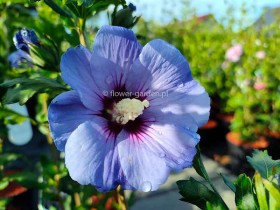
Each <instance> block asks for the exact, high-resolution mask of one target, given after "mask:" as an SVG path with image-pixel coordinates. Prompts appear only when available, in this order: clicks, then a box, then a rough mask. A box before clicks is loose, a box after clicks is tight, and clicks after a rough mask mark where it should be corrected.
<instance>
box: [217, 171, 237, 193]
mask: <svg viewBox="0 0 280 210" xmlns="http://www.w3.org/2000/svg"><path fill="white" fill-rule="evenodd" d="M220 175H221V177H222V178H223V181H224V183H225V184H226V185H227V186H228V187H229V189H231V191H232V192H236V187H235V186H234V184H233V182H232V181H230V180H229V179H228V178H227V177H226V176H225V175H224V174H222V173H220Z"/></svg>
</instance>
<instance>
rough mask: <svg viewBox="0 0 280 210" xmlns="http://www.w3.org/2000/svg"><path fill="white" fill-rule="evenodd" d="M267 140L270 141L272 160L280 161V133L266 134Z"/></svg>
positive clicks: (269, 152) (268, 132)
mask: <svg viewBox="0 0 280 210" xmlns="http://www.w3.org/2000/svg"><path fill="white" fill-rule="evenodd" d="M266 136H267V139H268V141H269V147H268V154H269V155H270V156H272V159H274V160H278V159H280V132H275V131H274V132H272V131H267V132H266Z"/></svg>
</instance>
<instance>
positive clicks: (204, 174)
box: [193, 146, 209, 180]
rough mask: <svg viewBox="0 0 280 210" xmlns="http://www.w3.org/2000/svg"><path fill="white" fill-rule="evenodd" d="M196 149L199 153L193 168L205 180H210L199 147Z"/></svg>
mask: <svg viewBox="0 0 280 210" xmlns="http://www.w3.org/2000/svg"><path fill="white" fill-rule="evenodd" d="M196 148H197V152H196V155H195V157H194V160H193V168H194V169H195V171H196V172H197V173H198V174H199V175H200V176H201V177H203V178H204V179H205V180H208V179H209V177H208V174H207V172H206V170H205V168H204V165H203V163H202V160H201V155H200V148H199V146H197V147H196Z"/></svg>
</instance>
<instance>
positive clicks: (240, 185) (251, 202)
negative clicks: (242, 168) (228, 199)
mask: <svg viewBox="0 0 280 210" xmlns="http://www.w3.org/2000/svg"><path fill="white" fill-rule="evenodd" d="M234 185H235V187H236V193H235V203H236V206H237V209H238V210H255V209H257V208H256V205H255V199H254V195H253V187H252V181H251V179H250V178H249V177H248V176H246V175H245V174H240V175H239V176H238V178H237V180H236V181H235V183H234Z"/></svg>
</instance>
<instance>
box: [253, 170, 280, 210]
mask: <svg viewBox="0 0 280 210" xmlns="http://www.w3.org/2000/svg"><path fill="white" fill-rule="evenodd" d="M254 181H255V189H256V194H257V198H258V203H259V206H260V209H261V210H268V205H267V200H266V192H265V188H264V186H263V183H262V178H261V175H260V174H259V173H256V174H255V176H254ZM279 198H280V197H279Z"/></svg>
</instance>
